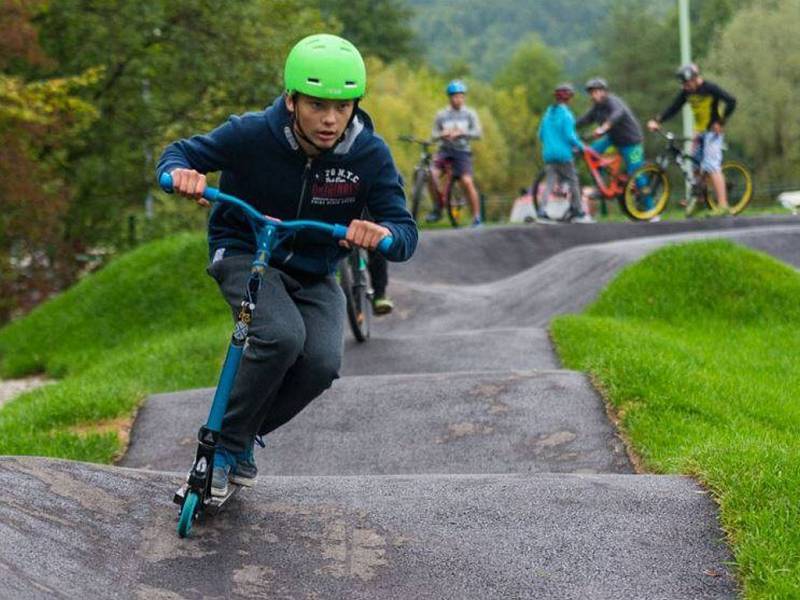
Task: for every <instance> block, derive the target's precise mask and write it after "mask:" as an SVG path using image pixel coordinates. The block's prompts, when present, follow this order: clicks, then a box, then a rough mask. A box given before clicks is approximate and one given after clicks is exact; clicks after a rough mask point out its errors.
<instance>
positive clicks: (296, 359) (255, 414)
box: [208, 255, 345, 452]
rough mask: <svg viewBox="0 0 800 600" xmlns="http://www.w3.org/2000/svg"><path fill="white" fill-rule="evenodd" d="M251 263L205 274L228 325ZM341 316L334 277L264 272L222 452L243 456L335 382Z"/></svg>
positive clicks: (216, 266)
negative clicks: (227, 310)
mask: <svg viewBox="0 0 800 600" xmlns="http://www.w3.org/2000/svg"><path fill="white" fill-rule="evenodd" d="M251 262H252V257H251V256H249V255H239V256H231V257H228V258H223V259H222V260H219V261H217V262H215V263H212V264H211V265H210V266H209V267H208V273H209V275H211V276H212V277H213V278H214V279H215V280H216V281H217V283H218V284H219V287H220V290H221V291H222V295H223V296H224V297H225V300H226V301H227V302H228V304H230V306H231V309H232V311H233V316H234V321H235V320H236V315H237V314H238V312H239V308H240V306H241V302H242V297H243V295H244V291H245V286H246V284H247V280H248V278H249V276H250V264H251ZM344 315H345V300H344V294H343V293H342V290H341V288H340V287H339V284H338V283H337V282H336V278H335V277H334V276H333V275H329V276H327V277H314V276H304V275H297V276H290V275H288V274H286V273H284V272H283V271H279V270H278V269H275V268H269V269H267V272H266V274H265V276H264V281H263V282H262V284H261V290H260V291H259V293H258V303H257V305H256V310H255V313H254V315H253V321H252V323H251V324H250V330H249V335H248V338H247V343H246V345H245V350H244V353H243V354H242V360H241V363H240V364H239V371H238V372H237V374H236V381H235V382H234V384H233V389H232V391H231V396H230V399H229V400H228V410H227V412H226V413H225V417H224V419H223V422H222V431H221V436H220V438H221V441H222V444H223V445H224V446H225V447H226V448H227V449H228V450H230V451H232V452H242V451H243V450H245V449H246V448H248V447H249V446H250V445H251V444H252V440H253V436H254V435H256V434H258V433H260V434H265V433H269V432H270V431H272V430H274V429H277V428H278V427H280V426H281V425H284V424H285V423H287V422H288V421H289V420H291V419H292V418H293V417H294V416H295V415H297V414H298V413H299V412H300V411H301V410H303V409H304V408H305V407H306V406H307V405H308V403H309V402H311V401H312V400H313V399H314V398H316V397H317V396H319V395H320V394H321V393H322V392H323V391H325V390H326V389H328V388H329V387H330V385H331V383H332V382H333V380H334V379H336V378H337V377H339V368H340V366H341V362H342V351H343V339H344V338H343V336H344V331H343V326H344Z"/></svg>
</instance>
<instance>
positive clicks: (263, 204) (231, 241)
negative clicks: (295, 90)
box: [157, 96, 417, 275]
mask: <svg viewBox="0 0 800 600" xmlns="http://www.w3.org/2000/svg"><path fill="white" fill-rule="evenodd" d="M290 116H291V115H290V113H289V111H288V109H287V108H286V103H285V101H284V98H283V96H281V97H279V98H277V99H276V100H275V102H274V103H273V104H272V106H270V107H267V109H266V110H263V111H260V112H253V113H247V114H244V115H241V116H232V117H230V119H228V121H227V122H225V123H224V124H222V125H220V126H219V127H217V128H216V129H215V130H214V131H212V132H211V133H209V134H207V135H196V136H194V137H192V138H189V139H183V140H179V141H177V142H174V143H172V144H170V145H169V146H167V148H166V149H165V150H164V153H163V154H162V155H161V159H160V160H159V161H158V167H157V172H158V175H159V176H160V175H161V173H164V172H166V173H170V172H172V170H174V169H176V168H185V169H194V170H196V171H199V172H200V173H208V172H211V171H222V176H221V178H220V189H221V190H222V191H223V192H225V193H227V194H230V195H232V196H236V197H238V198H241V199H242V200H244V201H246V202H248V203H250V204H251V205H252V206H253V207H255V208H256V210H258V211H259V212H261V213H263V214H267V215H269V216H271V217H276V218H278V219H281V220H284V221H287V220H295V219H313V220H316V221H324V222H326V223H338V224H341V225H348V224H349V223H350V221H352V220H353V219H358V218H362V215H363V214H364V213H365V211H366V212H367V213H368V214H369V218H370V219H371V220H373V221H375V222H376V223H379V224H380V225H383V226H384V227H386V228H387V229H389V231H391V233H392V237H393V238H394V242H393V244H392V246H391V248H390V250H389V252H388V254H387V258H388V259H389V260H393V261H403V260H408V259H409V258H411V255H412V254H413V253H414V249H415V248H416V246H417V226H416V223H414V219H413V218H412V217H411V214H410V213H409V212H408V210H406V207H405V206H406V202H405V195H404V193H403V187H402V179H401V177H400V175H399V173H398V172H397V168H396V167H395V164H394V160H393V159H392V155H391V153H390V152H389V148H388V146H387V145H386V143H385V142H384V141H383V139H381V137H380V136H378V135H377V134H376V133H375V132H374V129H373V125H372V120H371V119H370V118H369V116H368V115H367V113H365V112H364V111H363V110H360V109H359V110H358V112H357V114H356V116H355V118H354V119H353V121H352V123H351V124H350V126H349V127H348V129H347V130H346V132H345V135H344V137H343V139H342V140H341V141H340V142H339V143H338V144H337V145H336V146H335V147H334V148H333V149H332V150H331V151H329V152H327V153H324V154H323V155H321V156H318V157H314V158H311V157H308V156H306V154H305V153H304V152H303V150H302V149H301V148H300V146H299V145H298V143H297V140H296V139H295V136H294V134H293V133H292V129H291V123H290ZM208 241H209V246H210V248H209V250H210V253H211V254H212V255H213V254H214V252H215V251H216V250H217V249H218V248H225V249H226V251H227V252H229V253H254V252H255V250H256V245H255V236H254V234H253V231H252V228H251V227H250V225H249V223H248V222H247V220H246V219H245V217H244V216H243V215H242V213H241V211H239V209H237V208H236V207H234V206H230V205H225V204H223V203H219V204H217V205H215V206H214V207H213V209H212V211H211V216H210V218H209V224H208ZM346 254H347V250H345V249H343V248H342V247H341V246H338V245H337V244H335V243H331V240H330V239H329V238H328V239H322V238H320V237H319V234H315V233H312V232H300V233H298V234H297V235H296V236H295V237H294V239H292V240H289V241H287V242H286V243H284V244H283V245H281V246H280V247H278V248H276V249H275V251H274V253H273V256H272V259H271V263H272V264H273V265H274V266H278V267H281V266H284V267H286V268H288V269H289V270H296V271H303V272H306V273H312V274H320V275H322V274H327V273H331V272H333V271H334V270H335V269H336V265H337V263H338V261H339V259H341V258H342V257H343V256H345V255H346Z"/></svg>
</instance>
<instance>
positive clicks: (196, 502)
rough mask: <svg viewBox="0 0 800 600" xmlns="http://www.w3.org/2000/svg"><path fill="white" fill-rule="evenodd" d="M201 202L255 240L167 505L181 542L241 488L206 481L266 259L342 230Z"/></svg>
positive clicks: (210, 191) (167, 180) (216, 196)
mask: <svg viewBox="0 0 800 600" xmlns="http://www.w3.org/2000/svg"><path fill="white" fill-rule="evenodd" d="M159 184H160V186H161V188H162V189H163V190H164V191H165V192H168V193H171V192H172V191H173V189H172V177H171V176H170V175H169V174H167V173H164V174H162V175H161V178H160V179H159ZM203 198H205V199H206V200H208V201H209V202H212V203H214V202H226V203H228V204H232V205H234V206H237V207H238V208H239V209H241V210H242V211H243V212H244V214H245V215H246V216H247V220H248V221H249V222H250V224H251V225H252V227H253V231H254V233H255V236H256V253H255V256H254V258H253V263H252V266H251V269H250V278H249V279H248V281H247V285H246V287H245V292H244V297H243V299H242V303H241V308H240V310H239V314H238V315H237V320H236V324H235V326H234V329H233V335H232V336H231V341H230V345H229V346H228V353H227V355H226V356H225V362H224V364H223V366H222V372H221V373H220V377H219V383H218V384H217V389H216V391H215V393H214V400H213V401H212V403H211V410H210V412H209V415H208V421H207V422H206V424H205V425H203V426H202V427H200V430H199V431H198V433H197V452H196V454H195V459H194V462H193V463H192V468H191V470H190V471H189V475H188V477H187V479H186V483H184V484H183V485H182V486H181V487H180V488H179V489H178V490H177V491H176V492H175V496H174V497H173V502H175V504H177V505H178V506H179V507H180V511H179V516H178V535H179V536H180V537H182V538H184V537H186V536H188V535H189V533H190V532H191V529H192V524H193V523H194V522H195V520H199V519H201V518H202V517H204V516H205V515H206V514H209V515H214V514H216V513H217V512H219V510H220V509H221V508H222V507H223V506H224V505H225V504H226V503H227V502H228V501H229V500H230V499H231V498H232V497H233V496H234V495H236V493H237V492H238V491H239V488H240V487H241V486H239V485H236V484H234V483H230V484H229V486H228V493H227V494H226V495H225V496H213V495H212V494H211V475H212V473H213V471H214V453H215V451H216V447H217V443H218V441H219V433H220V429H221V428H222V418H223V417H224V416H225V411H226V409H227V406H228V398H229V397H230V393H231V389H232V388H233V382H234V381H235V379H236V372H237V370H238V369H239V361H240V359H241V357H242V352H243V351H244V345H245V341H246V340H247V332H248V329H249V326H250V323H251V321H252V319H253V312H254V311H255V309H256V303H257V301H258V291H259V289H260V287H261V282H262V280H263V277H264V273H265V271H266V269H267V268H269V259H270V256H271V255H272V252H273V250H274V249H275V248H276V247H278V246H279V245H280V244H281V243H282V242H284V241H286V240H287V239H288V238H289V237H291V236H292V235H293V234H295V233H297V232H298V231H317V232H320V233H322V234H324V235H326V236H329V237H330V238H331V240H332V241H339V240H343V239H345V237H346V235H347V227H345V226H344V225H333V224H330V223H322V222H319V221H306V220H298V221H279V220H277V219H273V218H271V217H268V216H266V215H262V214H261V213H259V212H258V211H257V210H256V209H254V208H253V207H252V206H251V205H250V204H248V203H246V202H244V201H243V200H240V199H239V198H236V197H235V196H230V195H228V194H225V193H223V192H221V191H220V190H219V189H217V188H213V187H207V188H206V189H205V191H204V192H203ZM392 242H393V239H392V238H391V237H385V238H383V239H382V240H381V242H380V244H378V251H379V252H382V253H383V254H386V252H388V251H389V248H390V247H391V245H392Z"/></svg>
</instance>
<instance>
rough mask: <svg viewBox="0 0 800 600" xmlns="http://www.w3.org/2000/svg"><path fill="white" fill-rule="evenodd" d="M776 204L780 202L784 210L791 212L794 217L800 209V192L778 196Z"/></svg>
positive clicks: (784, 193)
mask: <svg viewBox="0 0 800 600" xmlns="http://www.w3.org/2000/svg"><path fill="white" fill-rule="evenodd" d="M778 202H780V203H781V205H782V206H783V207H784V208H786V209H788V210H790V211H792V214H793V215H796V214H797V211H798V209H800V190H798V191H794V192H783V193H782V194H779V195H778Z"/></svg>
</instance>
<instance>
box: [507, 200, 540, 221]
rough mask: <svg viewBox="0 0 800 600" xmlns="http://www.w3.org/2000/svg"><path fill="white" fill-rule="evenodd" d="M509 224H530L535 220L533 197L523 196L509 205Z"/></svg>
mask: <svg viewBox="0 0 800 600" xmlns="http://www.w3.org/2000/svg"><path fill="white" fill-rule="evenodd" d="M508 220H509V221H510V222H511V223H530V222H531V221H535V220H536V210H535V209H534V208H533V197H532V196H531V195H530V194H525V195H524V196H520V197H519V198H517V199H516V200H514V204H512V205H511V216H510V217H509V219H508Z"/></svg>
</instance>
